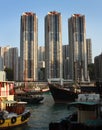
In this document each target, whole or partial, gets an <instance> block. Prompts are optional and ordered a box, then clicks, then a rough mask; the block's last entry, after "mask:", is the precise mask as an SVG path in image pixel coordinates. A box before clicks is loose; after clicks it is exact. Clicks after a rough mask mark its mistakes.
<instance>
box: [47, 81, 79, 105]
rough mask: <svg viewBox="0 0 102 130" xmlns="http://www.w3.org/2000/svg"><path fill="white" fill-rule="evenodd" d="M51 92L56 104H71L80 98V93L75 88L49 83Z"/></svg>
mask: <svg viewBox="0 0 102 130" xmlns="http://www.w3.org/2000/svg"><path fill="white" fill-rule="evenodd" d="M49 88H50V92H51V94H52V97H53V99H54V101H55V102H56V103H58V102H62V103H63V102H71V101H75V99H76V98H77V97H78V93H79V92H80V91H79V90H78V89H75V88H74V87H72V86H71V87H63V86H62V85H60V84H53V83H49Z"/></svg>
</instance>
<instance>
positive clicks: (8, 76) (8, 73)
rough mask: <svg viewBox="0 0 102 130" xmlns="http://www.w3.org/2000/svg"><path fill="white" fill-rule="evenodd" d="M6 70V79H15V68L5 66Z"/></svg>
mask: <svg viewBox="0 0 102 130" xmlns="http://www.w3.org/2000/svg"><path fill="white" fill-rule="evenodd" d="M4 71H5V72H6V79H7V80H8V81H13V80H14V75H13V70H12V69H11V68H5V69H4Z"/></svg>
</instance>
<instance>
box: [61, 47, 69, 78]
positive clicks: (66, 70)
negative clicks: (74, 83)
mask: <svg viewBox="0 0 102 130" xmlns="http://www.w3.org/2000/svg"><path fill="white" fill-rule="evenodd" d="M62 48H63V78H64V79H69V45H63V47H62Z"/></svg>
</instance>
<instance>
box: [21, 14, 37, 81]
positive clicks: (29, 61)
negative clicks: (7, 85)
mask: <svg viewBox="0 0 102 130" xmlns="http://www.w3.org/2000/svg"><path fill="white" fill-rule="evenodd" d="M20 36H21V39H20V62H21V69H20V76H21V77H20V80H21V81H35V80H38V18H37V16H36V14H34V13H32V12H25V13H23V15H22V16H21V34H20Z"/></svg>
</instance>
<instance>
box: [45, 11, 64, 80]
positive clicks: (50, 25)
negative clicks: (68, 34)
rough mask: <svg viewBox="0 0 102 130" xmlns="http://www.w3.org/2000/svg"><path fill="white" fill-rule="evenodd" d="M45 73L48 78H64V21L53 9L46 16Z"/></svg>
mask: <svg viewBox="0 0 102 130" xmlns="http://www.w3.org/2000/svg"><path fill="white" fill-rule="evenodd" d="M45 73H46V79H48V78H62V21H61V14H60V13H58V12H56V11H53V12H49V13H48V15H46V17H45Z"/></svg>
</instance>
